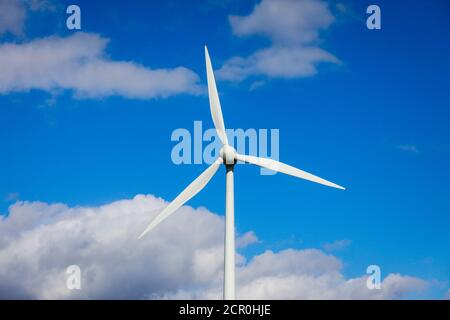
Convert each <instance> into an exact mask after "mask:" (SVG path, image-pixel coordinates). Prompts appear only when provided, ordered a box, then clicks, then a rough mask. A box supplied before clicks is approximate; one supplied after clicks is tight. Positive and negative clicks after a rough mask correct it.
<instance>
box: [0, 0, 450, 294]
mask: <svg viewBox="0 0 450 320" xmlns="http://www.w3.org/2000/svg"><path fill="white" fill-rule="evenodd" d="M372 2H373V1H370V2H369V1H361V0H359V1H342V3H340V5H339V6H338V5H337V2H334V1H330V2H328V8H329V10H330V12H331V14H332V15H333V17H334V21H333V22H332V23H330V24H329V25H327V26H326V27H324V28H322V29H321V30H320V31H319V32H318V38H317V39H315V40H314V41H313V42H306V44H308V45H311V46H314V47H318V48H321V49H323V50H325V51H326V52H328V53H330V54H331V55H333V56H334V57H336V58H337V59H338V61H339V62H338V63H330V62H323V63H318V64H317V65H316V68H317V70H316V71H317V72H316V73H315V74H312V75H298V76H291V77H288V76H283V75H281V76H276V75H270V74H264V73H258V74H249V75H247V76H246V77H245V78H244V79H242V80H235V81H227V80H220V79H219V81H218V88H219V92H220V93H221V103H222V108H223V114H224V119H225V123H226V125H227V127H229V128H244V129H247V128H268V129H270V128H278V129H279V130H280V160H281V161H283V162H285V163H288V164H292V165H294V166H297V167H299V168H301V169H304V170H306V171H309V172H312V173H314V174H317V175H319V176H321V177H324V178H325V179H329V180H331V181H333V182H336V183H338V184H341V185H344V186H346V187H347V190H346V191H345V192H342V191H339V190H334V189H330V188H326V187H323V186H321V185H315V184H313V183H309V182H306V181H302V180H297V179H294V178H292V177H289V176H283V175H280V174H279V175H275V176H260V175H259V170H258V169H257V168H255V167H252V166H238V167H237V168H236V170H235V172H236V178H235V189H236V198H235V209H236V224H237V229H238V231H241V232H244V231H247V230H253V231H254V232H255V233H256V234H257V236H258V238H259V239H260V242H259V243H257V244H255V245H253V246H251V247H248V248H245V249H244V250H243V253H244V254H245V255H246V256H248V257H251V256H252V255H255V254H258V253H260V252H262V251H264V250H265V249H272V250H281V249H284V248H287V247H291V248H297V249H303V248H311V247H315V248H322V246H323V245H324V244H325V243H331V242H334V241H336V240H342V239H348V240H351V243H350V244H349V245H348V246H346V247H345V248H343V249H342V250H340V251H336V252H333V254H335V255H336V256H338V257H340V258H342V260H343V261H345V264H344V269H343V273H344V274H345V275H346V276H349V277H353V276H357V275H360V274H364V273H365V269H366V267H367V266H368V265H370V264H377V265H379V266H380V267H381V269H382V274H383V276H384V275H385V274H388V273H392V272H398V273H401V274H408V275H411V276H414V277H420V278H423V279H426V280H428V281H430V282H431V283H433V285H432V286H431V289H430V290H429V291H428V293H427V295H426V296H427V297H434V298H440V297H442V296H443V295H444V294H445V292H446V291H447V290H448V288H449V285H448V280H449V279H450V250H449V243H450V235H449V232H448V230H449V227H450V217H449V214H450V202H449V201H448V199H449V197H450V187H449V186H448V184H447V181H448V180H449V179H450V166H449V165H448V164H449V163H450V127H449V125H448V122H449V119H450V102H449V101H450V100H449V98H450V97H449V95H450V94H449V91H448V88H449V84H450V62H449V61H448V57H449V56H450V42H449V41H448V39H450V22H449V19H448V15H447V14H446V12H448V9H449V7H448V3H446V2H445V1H437V0H436V1H409V2H404V1H380V0H378V1H376V4H378V5H379V6H380V7H381V10H382V29H381V30H368V29H367V28H366V26H365V19H366V17H367V15H366V13H365V9H366V8H367V6H368V5H369V4H372ZM255 3H257V2H256V1H242V2H241V1H198V2H197V1H196V2H189V1H167V2H164V3H163V2H159V3H158V4H157V5H156V3H150V2H149V3H144V2H138V1H135V2H132V3H130V2H123V1H110V2H109V4H108V5H106V4H104V2H102V1H98V2H95V3H93V2H92V1H81V0H80V1H77V4H78V5H79V6H80V7H81V12H82V30H81V31H82V32H84V33H89V34H97V35H99V36H100V37H102V38H105V39H106V38H107V39H109V42H108V44H107V45H106V47H105V49H104V51H103V53H104V55H105V56H107V59H110V60H111V61H128V62H133V63H135V64H137V65H140V66H141V67H143V68H151V69H172V68H176V67H179V66H182V67H184V68H187V69H189V70H191V71H192V72H193V73H195V74H197V75H198V76H199V81H198V82H197V83H196V85H197V84H198V86H199V87H201V86H205V85H206V74H205V65H204V55H203V54H204V53H203V46H204V45H205V44H207V45H208V48H209V52H210V54H211V58H212V62H213V65H214V68H215V69H220V68H222V67H223V66H224V65H226V64H227V62H228V61H229V59H230V58H232V57H235V56H240V57H247V56H250V55H252V54H253V53H255V52H257V51H258V50H262V49H264V48H269V47H271V46H276V45H277V43H276V42H277V41H278V40H274V38H273V37H272V38H271V36H270V35H267V34H266V35H265V34H247V35H237V34H236V32H235V33H233V29H232V26H231V25H230V22H229V18H228V17H229V16H230V15H237V16H247V15H250V14H251V13H252V10H253V8H254V6H255ZM69 4H71V3H69V2H65V1H61V2H58V3H57V4H55V5H54V6H53V7H52V9H48V10H31V9H29V10H28V14H27V19H26V20H25V21H24V22H23V26H22V27H23V28H22V31H21V32H8V31H5V32H4V33H3V35H1V36H0V45H2V44H4V43H11V42H15V43H18V44H26V43H29V42H32V41H35V40H36V39H38V38H43V37H48V36H55V37H62V38H65V37H72V36H74V33H76V32H77V31H71V30H67V28H66V27H65V19H66V14H65V8H66V7H67V5H69ZM342 5H343V6H342ZM339 8H340V9H339ZM342 8H345V10H342ZM0 26H1V25H0ZM0 30H1V29H0ZM274 43H275V44H274ZM284 45H285V44H284ZM289 45H290V44H288V45H287V46H289ZM291 45H292V44H291ZM294 45H298V43H295V44H294ZM301 45H304V43H302V44H301ZM0 56H1V55H0ZM33 63H36V64H39V63H40V62H39V61H33ZM0 72H1V71H0ZM6 81H7V80H2V79H1V76H0V87H1V86H3V87H2V88H6V84H4V82H6ZM255 83H257V84H258V85H260V86H258V87H257V88H253V89H252V85H254V84H255ZM183 90H184V89H183ZM183 90H180V92H176V93H173V94H172V93H170V94H168V96H167V97H161V96H144V97H133V96H132V94H127V93H126V92H125V93H124V94H103V95H96V94H94V95H93V96H92V95H91V96H86V95H83V94H82V93H81V94H77V92H76V89H71V88H67V87H64V86H60V87H58V85H55V86H54V87H53V88H51V89H49V90H42V89H39V88H36V87H35V86H34V87H33V85H29V86H28V87H27V88H25V89H24V88H22V89H17V90H16V89H2V91H1V94H0V149H1V157H0V178H1V179H0V181H1V183H0V212H1V213H2V214H7V212H8V207H9V206H10V205H11V204H13V203H14V202H15V201H16V200H28V201H43V202H47V203H54V202H61V203H66V204H68V205H69V206H95V205H100V204H104V203H109V202H111V201H114V200H118V199H124V198H132V197H133V196H134V195H136V194H154V195H156V196H159V197H162V198H164V199H166V200H170V199H173V198H174V197H175V196H176V195H177V194H178V193H179V192H180V191H181V190H182V189H183V188H184V186H186V185H187V184H188V183H189V182H190V181H191V180H193V179H194V178H195V177H196V176H197V175H199V174H200V173H201V172H202V171H203V170H204V169H205V168H206V165H179V166H176V165H174V164H173V163H172V162H171V159H170V154H171V149H172V148H173V146H174V142H172V141H171V140H170V136H171V133H172V132H173V130H175V129H177V128H187V129H189V130H192V128H193V122H194V121H195V120H201V121H203V125H204V127H212V125H213V124H212V120H211V117H210V113H209V105H208V97H207V95H206V94H204V93H202V92H201V89H200V92H194V91H195V90H194V89H192V88H187V89H186V90H184V91H185V92H183ZM78 93H79V92H78ZM224 182H225V174H224V170H221V171H220V172H219V174H218V175H217V176H216V177H215V178H214V179H213V181H212V182H211V183H210V185H208V186H207V187H206V188H205V190H203V191H202V192H201V193H200V194H199V195H198V196H196V197H195V198H194V199H192V200H191V201H190V202H189V205H190V206H193V207H199V206H205V207H207V208H208V209H209V210H211V211H212V212H216V213H219V214H223V213H224V209H225V208H224V191H225V189H224V188H225V185H224V184H225V183H224Z"/></svg>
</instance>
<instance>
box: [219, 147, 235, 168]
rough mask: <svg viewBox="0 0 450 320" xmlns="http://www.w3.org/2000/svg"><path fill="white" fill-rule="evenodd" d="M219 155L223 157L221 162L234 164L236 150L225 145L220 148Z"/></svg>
mask: <svg viewBox="0 0 450 320" xmlns="http://www.w3.org/2000/svg"><path fill="white" fill-rule="evenodd" d="M220 157H221V158H222V159H223V163H224V164H225V165H227V164H235V163H236V150H235V149H234V148H233V147H232V146H229V145H225V146H223V147H222V149H220Z"/></svg>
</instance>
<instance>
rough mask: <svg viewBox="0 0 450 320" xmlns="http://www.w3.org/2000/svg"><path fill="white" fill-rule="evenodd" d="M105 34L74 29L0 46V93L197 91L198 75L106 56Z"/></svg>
mask: <svg viewBox="0 0 450 320" xmlns="http://www.w3.org/2000/svg"><path fill="white" fill-rule="evenodd" d="M107 43H108V39H105V38H102V37H101V36H99V35H96V34H89V33H83V32H78V33H75V34H74V35H72V36H69V37H63V38H61V37H47V38H43V39H36V40H33V41H31V42H28V43H23V44H15V43H6V44H2V45H0V70H2V72H1V73H0V94H7V93H10V92H19V91H28V90H31V89H39V90H44V91H48V92H56V91H58V90H64V89H67V90H72V91H73V92H74V93H75V95H76V96H78V97H90V98H95V97H104V96H112V95H117V96H124V97H128V98H140V99H145V98H154V97H166V96H170V95H174V94H179V93H191V94H197V93H200V92H201V87H200V85H199V77H198V75H197V74H196V73H194V72H193V71H191V70H189V69H187V68H184V67H177V68H172V69H150V68H147V67H145V66H142V65H139V64H137V63H134V62H130V61H116V60H111V59H109V58H108V56H107V54H106V53H105V49H106V46H107Z"/></svg>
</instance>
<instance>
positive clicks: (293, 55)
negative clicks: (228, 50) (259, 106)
mask: <svg viewBox="0 0 450 320" xmlns="http://www.w3.org/2000/svg"><path fill="white" fill-rule="evenodd" d="M229 21H230V24H231V27H232V31H233V34H235V35H237V36H252V35H260V36H264V37H267V38H269V39H270V40H271V42H272V46H271V47H269V48H264V49H260V50H257V51H256V52H254V53H253V54H251V55H249V56H248V57H233V58H231V59H229V60H228V61H226V62H225V64H224V65H223V66H222V68H221V69H219V70H218V72H217V74H218V77H220V78H221V79H224V80H230V81H241V80H243V79H245V78H247V77H250V76H253V75H263V76H267V77H272V78H296V77H306V76H312V75H314V74H316V73H317V66H318V65H319V64H321V63H339V60H338V59H337V58H336V57H335V56H334V55H332V54H331V53H329V52H327V51H325V50H323V49H321V48H319V47H318V46H317V43H318V41H319V40H320V39H319V33H320V31H321V30H324V29H327V28H328V27H329V26H330V25H331V23H332V22H333V21H334V17H333V15H332V14H331V12H330V10H329V8H328V6H327V4H326V3H325V2H324V1H322V0H262V1H261V2H260V3H259V4H256V5H255V7H254V8H253V11H252V12H251V13H250V14H249V15H247V16H235V15H232V16H230V17H229Z"/></svg>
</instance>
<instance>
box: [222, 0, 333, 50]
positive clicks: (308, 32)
mask: <svg viewBox="0 0 450 320" xmlns="http://www.w3.org/2000/svg"><path fill="white" fill-rule="evenodd" d="M229 20H230V24H231V27H232V29H233V33H234V34H236V35H239V36H248V35H254V34H260V35H265V36H267V37H269V38H270V39H272V41H273V42H276V43H283V44H292V43H295V44H299V43H310V42H313V41H316V40H318V33H319V31H320V30H321V29H325V28H327V27H328V26H329V25H330V24H331V23H332V22H333V21H334V17H333V15H332V14H331V13H330V11H329V10H328V7H327V5H326V3H325V2H323V1H318V0H263V1H261V3H259V4H257V5H255V7H254V8H253V11H252V13H251V14H250V15H248V16H230V17H229Z"/></svg>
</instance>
